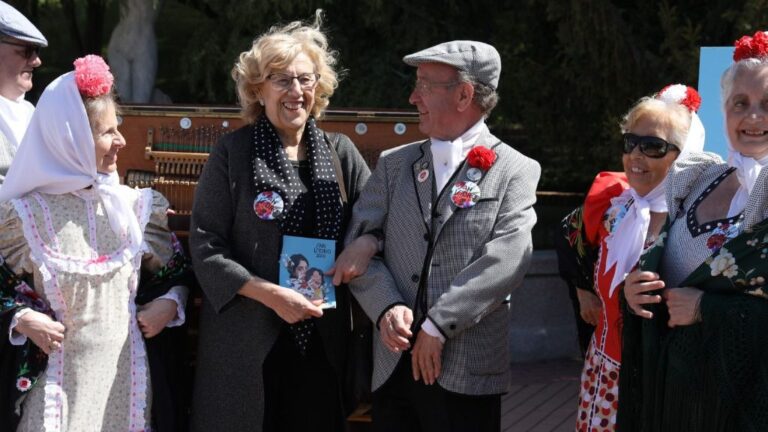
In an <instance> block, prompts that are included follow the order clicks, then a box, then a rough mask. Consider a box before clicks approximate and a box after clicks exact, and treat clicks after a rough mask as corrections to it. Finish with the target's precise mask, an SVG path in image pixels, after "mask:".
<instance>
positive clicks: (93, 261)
mask: <svg viewBox="0 0 768 432" xmlns="http://www.w3.org/2000/svg"><path fill="white" fill-rule="evenodd" d="M139 193H140V196H139V199H138V200H137V209H136V213H137V214H138V217H139V224H140V226H141V229H142V231H143V230H144V228H145V227H146V225H147V223H148V222H149V217H150V214H151V211H152V191H151V189H141V190H140V191H139ZM33 195H34V196H35V199H36V200H38V202H39V203H41V208H42V210H43V218H44V219H45V221H46V228H47V231H48V233H47V234H48V237H49V238H50V239H51V244H52V247H51V246H49V245H48V244H46V243H45V242H44V241H43V239H42V237H41V236H40V231H39V228H38V226H37V223H36V222H35V218H34V216H33V215H32V210H31V208H30V206H29V202H28V201H27V199H28V198H19V199H15V200H13V201H12V202H13V206H14V208H15V209H16V212H17V213H18V214H19V217H20V218H21V220H22V227H23V230H24V237H25V238H26V240H27V243H28V244H29V246H30V249H31V250H33V251H34V254H35V255H37V256H39V257H41V258H42V259H43V261H44V262H45V263H46V264H47V265H48V266H50V267H51V268H53V269H56V270H57V271H61V272H64V273H76V274H90V275H101V274H106V273H109V272H111V271H113V270H115V269H117V268H119V267H122V266H123V265H125V264H126V263H127V262H128V261H130V260H131V259H132V258H133V257H134V256H136V254H138V253H139V252H141V251H143V250H146V248H147V247H146V244H145V243H144V242H141V243H139V244H131V243H130V240H129V239H125V242H124V243H123V245H122V246H121V247H119V248H118V249H117V250H115V251H113V252H111V253H109V254H106V255H101V256H97V257H96V258H88V259H84V258H79V257H73V256H70V255H66V254H62V253H61V252H59V251H58V250H57V249H58V246H57V245H58V237H57V235H56V232H55V231H54V230H53V225H52V223H50V224H49V220H50V209H49V208H48V206H47V205H45V204H44V200H43V198H42V197H41V196H39V194H33ZM89 223H90V220H89ZM54 248H55V249H54Z"/></svg>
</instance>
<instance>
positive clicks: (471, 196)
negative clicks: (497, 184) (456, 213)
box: [451, 181, 480, 208]
mask: <svg viewBox="0 0 768 432" xmlns="http://www.w3.org/2000/svg"><path fill="white" fill-rule="evenodd" d="M479 199H480V188H479V187H478V186H477V184H475V183H474V182H471V181H460V182H456V183H455V184H454V185H453V187H452V188H451V201H452V202H453V205H455V206H456V207H458V208H470V207H472V206H474V205H475V204H477V201H478V200H479Z"/></svg>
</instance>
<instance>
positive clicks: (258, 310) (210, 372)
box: [190, 11, 370, 432]
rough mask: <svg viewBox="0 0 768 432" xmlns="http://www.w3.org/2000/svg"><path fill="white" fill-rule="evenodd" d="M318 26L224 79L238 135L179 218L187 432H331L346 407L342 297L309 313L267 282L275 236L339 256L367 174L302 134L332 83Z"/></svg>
mask: <svg viewBox="0 0 768 432" xmlns="http://www.w3.org/2000/svg"><path fill="white" fill-rule="evenodd" d="M320 17H321V15H320V13H319V11H318V14H317V16H316V19H315V22H314V23H313V24H312V25H305V24H302V23H301V22H293V23H290V24H288V25H285V26H275V27H273V28H271V29H270V30H269V31H268V32H267V33H265V34H263V35H261V36H259V37H258V38H257V39H256V40H255V41H254V42H253V45H252V46H251V47H250V48H249V49H248V50H247V51H245V52H243V53H242V54H240V56H239V59H238V61H237V63H236V65H235V67H234V68H233V70H232V76H233V78H234V79H235V82H236V87H237V93H238V97H239V100H240V105H241V107H242V116H243V118H244V120H246V122H247V123H248V124H247V125H246V126H244V127H242V128H240V129H238V130H237V131H235V132H233V133H231V134H229V135H226V136H224V137H223V138H222V139H221V140H220V141H219V143H218V144H217V145H216V146H215V147H214V148H213V150H212V152H211V156H210V158H209V159H208V162H207V163H206V165H205V168H204V170H203V173H202V175H201V177H200V182H199V185H198V187H197V190H196V193H195V203H194V208H193V210H192V228H191V234H190V247H191V251H192V256H193V259H194V262H195V267H196V269H197V275H198V279H199V281H200V285H201V287H202V289H203V292H204V294H205V299H204V302H203V306H202V309H201V320H200V341H199V355H198V363H197V376H196V382H195V395H194V411H193V416H192V429H193V430H195V431H210V430H233V431H236V430H238V431H239V430H251V431H262V430H263V431H277V430H280V431H306V430H313V431H321V432H322V431H327V432H334V431H339V430H344V425H343V424H344V418H345V414H349V412H350V410H351V408H353V406H351V405H350V404H349V402H350V401H349V399H348V398H346V396H348V395H347V394H346V393H345V392H344V379H345V370H346V369H345V367H346V364H347V359H346V350H347V346H348V344H347V337H348V335H349V334H350V328H351V327H350V322H349V321H350V315H351V313H350V299H349V293H348V291H347V290H346V289H338V290H337V291H336V292H337V299H336V300H337V302H336V303H337V306H336V309H323V310H321V309H320V308H319V307H318V306H317V304H319V303H313V302H312V301H311V300H310V299H311V297H310V299H308V298H307V297H305V295H304V294H301V293H300V292H298V291H297V290H292V289H289V288H285V287H281V286H279V284H278V274H279V273H278V270H279V266H280V264H279V263H280V262H281V247H282V240H283V236H284V235H290V236H299V237H312V238H321V239H331V240H335V241H336V251H340V250H341V243H340V240H341V236H342V235H343V233H344V230H345V228H346V224H347V222H348V220H349V216H350V211H351V204H352V203H354V201H355V199H356V198H357V196H358V195H359V193H360V191H361V190H362V187H363V185H364V184H365V181H366V180H367V178H368V176H369V174H370V173H369V171H368V167H367V165H366V164H365V161H364V160H363V158H362V156H360V153H358V151H357V149H356V148H355V145H354V144H353V143H352V141H350V139H349V138H348V137H346V136H344V135H340V134H328V133H325V132H323V131H322V130H320V129H319V128H318V127H317V125H316V123H315V120H316V119H317V118H318V117H320V116H321V115H322V113H323V110H324V109H325V108H326V107H327V106H328V103H329V98H330V97H331V95H332V94H333V92H334V89H335V88H336V86H337V78H336V72H335V71H334V69H333V67H334V65H335V62H336V54H335V52H333V51H330V50H329V48H328V42H327V40H326V37H325V35H324V34H323V33H322V32H321V31H320ZM285 258H287V257H285ZM301 258H302V256H301V255H293V256H290V260H289V261H291V262H292V263H293V264H292V267H291V269H292V270H293V271H292V276H293V277H292V278H291V280H292V281H293V282H292V284H293V285H295V286H298V287H300V288H302V289H305V290H306V289H307V286H308V281H307V280H306V278H305V273H306V272H307V268H308V262H307V260H306V258H304V259H301ZM310 291H311V290H310ZM321 297H322V296H321ZM320 302H322V300H320ZM222 383H230V384H229V385H222ZM297 401H312V403H310V404H305V403H301V402H297ZM244 407H246V408H244Z"/></svg>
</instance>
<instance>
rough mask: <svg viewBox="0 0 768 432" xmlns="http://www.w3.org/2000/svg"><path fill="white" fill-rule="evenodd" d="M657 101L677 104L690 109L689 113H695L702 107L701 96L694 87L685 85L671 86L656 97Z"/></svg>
mask: <svg viewBox="0 0 768 432" xmlns="http://www.w3.org/2000/svg"><path fill="white" fill-rule="evenodd" d="M656 99H658V100H661V101H664V102H666V103H676V104H680V105H683V106H684V107H686V108H688V111H690V112H692V113H695V112H696V111H698V110H699V107H700V106H701V96H700V95H699V92H697V91H696V89H695V88H693V87H688V86H687V85H684V84H671V85H668V86H666V87H664V88H663V89H661V91H660V92H659V93H658V94H657V95H656Z"/></svg>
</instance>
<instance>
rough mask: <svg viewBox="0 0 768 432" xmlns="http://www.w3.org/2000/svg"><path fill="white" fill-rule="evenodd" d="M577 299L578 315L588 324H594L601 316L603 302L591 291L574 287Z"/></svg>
mask: <svg viewBox="0 0 768 432" xmlns="http://www.w3.org/2000/svg"><path fill="white" fill-rule="evenodd" d="M576 297H577V298H578V299H579V315H581V319H583V320H584V321H586V322H587V323H588V324H591V325H593V326H596V325H597V324H598V323H599V322H600V319H601V318H602V316H603V302H601V301H600V299H599V298H598V297H597V296H596V295H595V293H593V292H591V291H587V290H584V289H581V288H576Z"/></svg>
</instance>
